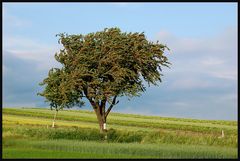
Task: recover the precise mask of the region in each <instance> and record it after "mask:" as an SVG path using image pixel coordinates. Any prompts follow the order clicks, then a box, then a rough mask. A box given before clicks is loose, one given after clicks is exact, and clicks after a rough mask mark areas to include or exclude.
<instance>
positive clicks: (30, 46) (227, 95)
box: [3, 3, 238, 120]
mask: <svg viewBox="0 0 240 161" xmlns="http://www.w3.org/2000/svg"><path fill="white" fill-rule="evenodd" d="M106 27H119V28H120V29H121V30H122V31H124V32H125V31H126V32H143V31H144V32H145V34H146V37H147V38H148V40H150V41H157V40H159V41H160V42H161V43H163V44H166V45H167V46H168V47H169V48H170V49H171V51H170V53H169V54H168V57H169V60H170V61H171V63H172V64H173V65H172V67H171V69H168V68H164V69H163V74H164V76H163V82H162V83H161V84H159V86H158V87H154V86H151V87H149V88H147V91H146V92H145V93H143V94H142V96H141V97H136V98H132V99H131V100H130V101H128V99H127V98H125V97H124V98H120V103H119V104H118V105H117V106H116V107H115V108H114V109H113V112H124V113H138V114H146V115H159V116H168V117H185V118H196V119H218V120H237V27H238V26H237V3H3V107H23V106H27V107H47V106H48V105H47V104H46V103H44V98H42V97H40V96H37V95H36V93H37V92H39V91H42V90H43V89H42V87H40V86H39V85H38V83H39V82H41V81H42V80H43V79H44V78H45V77H46V76H47V73H48V70H49V69H50V68H52V67H60V65H59V64H58V63H57V62H56V61H55V59H54V54H55V53H56V52H58V51H59V49H60V48H61V46H60V45H59V44H58V43H57V41H58V39H57V37H55V35H56V34H58V33H61V32H66V33H68V34H80V33H81V34H86V33H89V32H96V31H100V30H103V29H104V28H106ZM83 109H91V108H90V107H89V104H88V103H87V104H86V107H83Z"/></svg>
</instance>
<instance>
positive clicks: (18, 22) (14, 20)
mask: <svg viewBox="0 0 240 161" xmlns="http://www.w3.org/2000/svg"><path fill="white" fill-rule="evenodd" d="M2 13H3V27H4V29H5V28H16V27H18V28H19V27H22V28H26V27H31V26H32V23H31V21H29V20H26V19H22V18H19V17H17V16H15V15H12V14H11V13H10V12H9V11H8V10H6V7H3V11H2Z"/></svg>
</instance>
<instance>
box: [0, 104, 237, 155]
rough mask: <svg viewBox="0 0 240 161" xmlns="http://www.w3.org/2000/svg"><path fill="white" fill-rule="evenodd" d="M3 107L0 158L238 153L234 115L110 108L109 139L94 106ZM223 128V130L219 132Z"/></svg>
mask: <svg viewBox="0 0 240 161" xmlns="http://www.w3.org/2000/svg"><path fill="white" fill-rule="evenodd" d="M53 115H54V111H51V110H50V109H46V108H3V110H2V157H3V158H237V157H238V139H237V138H238V132H237V129H238V127H237V121H223V120H197V119H183V118H168V117H158V116H144V115H133V114H121V113H110V114H109V116H108V119H107V129H108V132H107V140H106V139H104V138H105V136H104V134H100V133H99V126H98V123H97V118H96V115H95V113H94V112H91V111H87V110H63V111H59V113H58V116H57V120H56V127H55V128H52V127H51V124H52V120H53ZM222 132H223V133H224V135H222Z"/></svg>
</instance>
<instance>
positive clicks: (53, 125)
mask: <svg viewBox="0 0 240 161" xmlns="http://www.w3.org/2000/svg"><path fill="white" fill-rule="evenodd" d="M57 113H58V110H56V112H55V114H54V118H53V123H52V127H53V128H54V127H55V120H56V117H57Z"/></svg>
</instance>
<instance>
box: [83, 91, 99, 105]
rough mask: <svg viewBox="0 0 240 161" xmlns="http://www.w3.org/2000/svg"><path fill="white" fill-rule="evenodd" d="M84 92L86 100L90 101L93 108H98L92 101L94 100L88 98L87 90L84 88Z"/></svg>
mask: <svg viewBox="0 0 240 161" xmlns="http://www.w3.org/2000/svg"><path fill="white" fill-rule="evenodd" d="M83 92H84V94H85V96H86V98H87V99H88V100H89V102H90V103H91V105H92V106H93V108H98V106H97V104H96V103H95V102H94V101H93V100H92V98H90V97H89V96H88V91H87V88H83Z"/></svg>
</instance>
